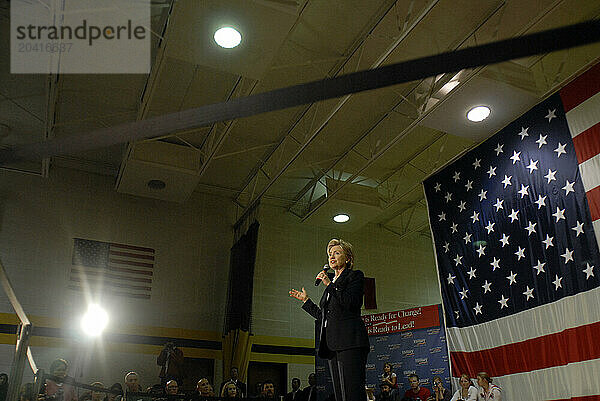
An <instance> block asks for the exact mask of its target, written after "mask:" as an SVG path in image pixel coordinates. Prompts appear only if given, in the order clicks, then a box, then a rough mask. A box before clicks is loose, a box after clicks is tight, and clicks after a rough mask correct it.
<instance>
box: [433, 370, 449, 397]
mask: <svg viewBox="0 0 600 401" xmlns="http://www.w3.org/2000/svg"><path fill="white" fill-rule="evenodd" d="M450 398H451V395H450V390H447V389H446V388H445V387H444V384H443V383H442V379H441V378H440V377H439V376H435V377H434V378H433V395H432V396H431V397H429V399H430V400H432V401H450Z"/></svg>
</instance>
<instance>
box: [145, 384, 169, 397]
mask: <svg viewBox="0 0 600 401" xmlns="http://www.w3.org/2000/svg"><path fill="white" fill-rule="evenodd" d="M146 393H148V396H149V397H150V398H152V399H156V398H164V397H165V387H163V386H162V385H161V384H160V383H157V384H153V385H152V386H150V387H148V390H146Z"/></svg>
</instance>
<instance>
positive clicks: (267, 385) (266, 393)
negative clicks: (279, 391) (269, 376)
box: [261, 380, 277, 400]
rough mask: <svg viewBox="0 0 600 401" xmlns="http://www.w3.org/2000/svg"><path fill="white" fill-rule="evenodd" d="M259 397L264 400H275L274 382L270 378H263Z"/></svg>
mask: <svg viewBox="0 0 600 401" xmlns="http://www.w3.org/2000/svg"><path fill="white" fill-rule="evenodd" d="M261 398H263V399H265V400H275V399H277V395H276V393H275V383H273V381H272V380H265V381H264V382H263V385H262V394H261Z"/></svg>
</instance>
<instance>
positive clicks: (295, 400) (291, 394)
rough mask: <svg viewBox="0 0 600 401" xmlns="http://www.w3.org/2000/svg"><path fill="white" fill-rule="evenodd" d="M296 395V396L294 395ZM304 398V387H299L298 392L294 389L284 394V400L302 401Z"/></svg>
mask: <svg viewBox="0 0 600 401" xmlns="http://www.w3.org/2000/svg"><path fill="white" fill-rule="evenodd" d="M294 395H295V397H294ZM301 400H302V389H298V391H296V394H294V392H293V391H290V392H289V393H287V394H286V395H284V396H283V401H301Z"/></svg>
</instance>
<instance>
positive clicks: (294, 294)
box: [290, 287, 308, 302]
mask: <svg viewBox="0 0 600 401" xmlns="http://www.w3.org/2000/svg"><path fill="white" fill-rule="evenodd" d="M290 297H292V298H296V299H299V300H300V301H302V302H306V300H307V299H308V295H306V290H305V289H304V287H302V291H298V290H295V289H293V288H292V289H291V290H290Z"/></svg>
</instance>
